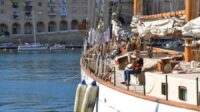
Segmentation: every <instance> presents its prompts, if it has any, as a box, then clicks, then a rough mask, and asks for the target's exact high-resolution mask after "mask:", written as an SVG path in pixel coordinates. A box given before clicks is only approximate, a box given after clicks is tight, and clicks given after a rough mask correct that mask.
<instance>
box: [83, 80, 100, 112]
mask: <svg viewBox="0 0 200 112" xmlns="http://www.w3.org/2000/svg"><path fill="white" fill-rule="evenodd" d="M97 95H98V87H97V85H96V82H95V81H93V82H92V84H91V85H89V86H88V87H87V89H86V93H85V97H84V100H83V106H82V109H81V112H93V110H94V106H95V102H96V99H97Z"/></svg>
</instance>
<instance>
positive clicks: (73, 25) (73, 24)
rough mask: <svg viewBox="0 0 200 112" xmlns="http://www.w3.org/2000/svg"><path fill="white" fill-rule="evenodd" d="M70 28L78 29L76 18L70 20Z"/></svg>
mask: <svg viewBox="0 0 200 112" xmlns="http://www.w3.org/2000/svg"><path fill="white" fill-rule="evenodd" d="M71 29H72V30H75V29H78V21H77V20H72V22H71Z"/></svg>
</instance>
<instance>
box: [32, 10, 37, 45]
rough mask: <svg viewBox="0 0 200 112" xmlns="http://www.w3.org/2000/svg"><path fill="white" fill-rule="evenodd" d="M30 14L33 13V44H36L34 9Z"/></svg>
mask: <svg viewBox="0 0 200 112" xmlns="http://www.w3.org/2000/svg"><path fill="white" fill-rule="evenodd" d="M32 13H33V36H34V43H36V42H37V39H36V31H35V30H36V29H35V27H36V25H35V24H36V22H35V11H34V8H33V9H32Z"/></svg>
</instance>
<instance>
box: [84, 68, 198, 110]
mask: <svg viewBox="0 0 200 112" xmlns="http://www.w3.org/2000/svg"><path fill="white" fill-rule="evenodd" d="M81 78H82V80H83V79H84V80H85V81H86V83H88V84H89V83H91V82H92V81H93V79H92V78H91V77H90V76H89V75H88V74H87V72H86V71H85V69H84V68H81ZM97 85H98V87H99V96H98V100H97V102H96V106H95V109H94V111H93V112H198V111H196V110H189V109H187V108H181V107H180V106H174V105H173V104H171V105H170V104H167V103H160V100H159V99H158V100H155V101H153V100H148V98H147V99H146V98H145V97H146V96H144V97H143V98H141V95H138V94H137V93H136V94H135V95H131V94H129V92H124V91H126V90H122V91H120V89H119V88H118V87H113V86H108V84H103V83H102V82H101V83H100V82H98V80H97ZM116 88H118V89H116ZM149 99H151V98H149ZM152 99H153V98H152ZM165 102H167V101H165Z"/></svg>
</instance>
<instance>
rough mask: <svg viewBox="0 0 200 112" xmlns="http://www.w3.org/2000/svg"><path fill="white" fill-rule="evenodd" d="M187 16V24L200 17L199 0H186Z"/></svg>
mask: <svg viewBox="0 0 200 112" xmlns="http://www.w3.org/2000/svg"><path fill="white" fill-rule="evenodd" d="M185 15H186V17H185V21H186V22H188V21H190V20H191V19H195V18H197V17H198V16H199V0H185Z"/></svg>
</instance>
